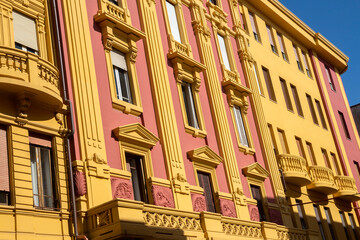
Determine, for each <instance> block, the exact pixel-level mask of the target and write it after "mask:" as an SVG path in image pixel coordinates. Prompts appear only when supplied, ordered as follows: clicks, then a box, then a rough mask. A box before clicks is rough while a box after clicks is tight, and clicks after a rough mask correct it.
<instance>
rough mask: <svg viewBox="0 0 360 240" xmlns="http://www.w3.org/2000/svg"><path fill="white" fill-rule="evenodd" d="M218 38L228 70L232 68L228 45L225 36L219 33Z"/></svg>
mask: <svg viewBox="0 0 360 240" xmlns="http://www.w3.org/2000/svg"><path fill="white" fill-rule="evenodd" d="M218 40H219V47H220V52H221V57H222V60H223V63H224V65H225V67H226V69H227V70H231V68H230V62H229V56H228V54H227V50H226V45H225V39H224V37H222V36H220V35H219V34H218Z"/></svg>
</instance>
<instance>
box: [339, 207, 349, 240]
mask: <svg viewBox="0 0 360 240" xmlns="http://www.w3.org/2000/svg"><path fill="white" fill-rule="evenodd" d="M339 214H340V218H341V223H342V225H343V228H344V232H345V236H346V240H350V236H349V233H348V230H347V222H346V219H345V216H344V212H342V211H339Z"/></svg>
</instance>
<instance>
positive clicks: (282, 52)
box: [277, 33, 288, 61]
mask: <svg viewBox="0 0 360 240" xmlns="http://www.w3.org/2000/svg"><path fill="white" fill-rule="evenodd" d="M277 37H278V40H279V45H280V50H281V55H282V58H283V59H284V60H285V61H287V60H288V58H287V55H286V52H285V46H284V41H283V37H282V35H281V34H280V33H278V34H277Z"/></svg>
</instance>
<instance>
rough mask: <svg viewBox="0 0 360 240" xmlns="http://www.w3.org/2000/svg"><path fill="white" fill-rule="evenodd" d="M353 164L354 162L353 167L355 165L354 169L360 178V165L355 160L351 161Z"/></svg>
mask: <svg viewBox="0 0 360 240" xmlns="http://www.w3.org/2000/svg"><path fill="white" fill-rule="evenodd" d="M353 162H354V164H355V167H356V170H357V173H358V177H359V178H360V166H359V163H358V162H357V161H353Z"/></svg>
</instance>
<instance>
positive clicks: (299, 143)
mask: <svg viewBox="0 0 360 240" xmlns="http://www.w3.org/2000/svg"><path fill="white" fill-rule="evenodd" d="M295 141H296V145H297V148H298V151H299V155H300V156H301V157H303V158H305V154H304V148H303V145H302V142H301V139H300V138H298V137H295Z"/></svg>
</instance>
